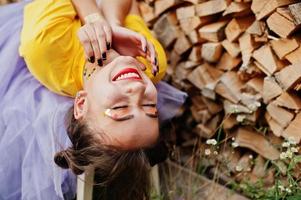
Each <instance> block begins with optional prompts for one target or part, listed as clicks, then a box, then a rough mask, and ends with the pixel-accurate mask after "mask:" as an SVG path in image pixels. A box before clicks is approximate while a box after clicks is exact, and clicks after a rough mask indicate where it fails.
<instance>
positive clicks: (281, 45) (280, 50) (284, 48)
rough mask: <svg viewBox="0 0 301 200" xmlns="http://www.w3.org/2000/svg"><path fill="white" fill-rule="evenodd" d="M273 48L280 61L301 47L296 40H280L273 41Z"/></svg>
mask: <svg viewBox="0 0 301 200" xmlns="http://www.w3.org/2000/svg"><path fill="white" fill-rule="evenodd" d="M271 44H272V48H273V50H274V52H275V53H276V55H277V56H278V58H279V59H281V60H283V59H284V57H285V56H286V55H287V54H289V53H291V52H293V51H294V50H296V49H297V48H298V47H299V46H300V45H299V44H298V42H297V41H296V40H295V39H285V38H283V39H279V40H272V41H271Z"/></svg>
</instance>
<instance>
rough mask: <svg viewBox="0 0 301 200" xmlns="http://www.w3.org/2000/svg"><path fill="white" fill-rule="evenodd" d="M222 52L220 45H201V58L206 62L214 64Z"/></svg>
mask: <svg viewBox="0 0 301 200" xmlns="http://www.w3.org/2000/svg"><path fill="white" fill-rule="evenodd" d="M222 52H223V47H222V45H221V43H217V42H214V43H213V42H208V43H204V44H203V45H202V50H201V54H202V58H203V59H204V60H206V61H208V62H212V63H215V62H217V61H218V60H219V58H220V57H221V55H222Z"/></svg>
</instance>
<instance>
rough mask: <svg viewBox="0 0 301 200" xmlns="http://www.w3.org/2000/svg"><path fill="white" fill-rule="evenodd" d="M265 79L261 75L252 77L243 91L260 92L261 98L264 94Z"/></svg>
mask: <svg viewBox="0 0 301 200" xmlns="http://www.w3.org/2000/svg"><path fill="white" fill-rule="evenodd" d="M263 84H264V80H263V79H262V78H261V77H254V78H252V79H250V80H249V81H248V82H247V83H246V85H245V86H244V88H243V91H245V92H248V93H252V94H253V95H255V94H259V96H260V98H262V96H263Z"/></svg>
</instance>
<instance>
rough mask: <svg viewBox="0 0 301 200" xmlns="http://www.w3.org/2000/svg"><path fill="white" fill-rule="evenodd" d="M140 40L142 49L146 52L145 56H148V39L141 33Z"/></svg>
mask: <svg viewBox="0 0 301 200" xmlns="http://www.w3.org/2000/svg"><path fill="white" fill-rule="evenodd" d="M139 36H140V42H141V49H142V51H143V52H144V54H145V56H146V53H147V40H146V38H145V37H144V36H142V35H140V34H139Z"/></svg>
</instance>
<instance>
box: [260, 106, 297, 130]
mask: <svg viewBox="0 0 301 200" xmlns="http://www.w3.org/2000/svg"><path fill="white" fill-rule="evenodd" d="M266 109H267V111H268V113H269V115H270V116H271V117H272V118H273V119H274V120H275V121H276V122H277V123H278V124H279V125H280V126H281V127H282V128H285V127H287V126H288V124H289V123H290V122H291V121H292V120H293V118H294V114H293V113H291V112H290V111H288V110H286V109H284V108H281V107H279V106H277V105H276V104H275V103H273V102H272V103H270V104H269V105H268V106H267V108H266Z"/></svg>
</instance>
